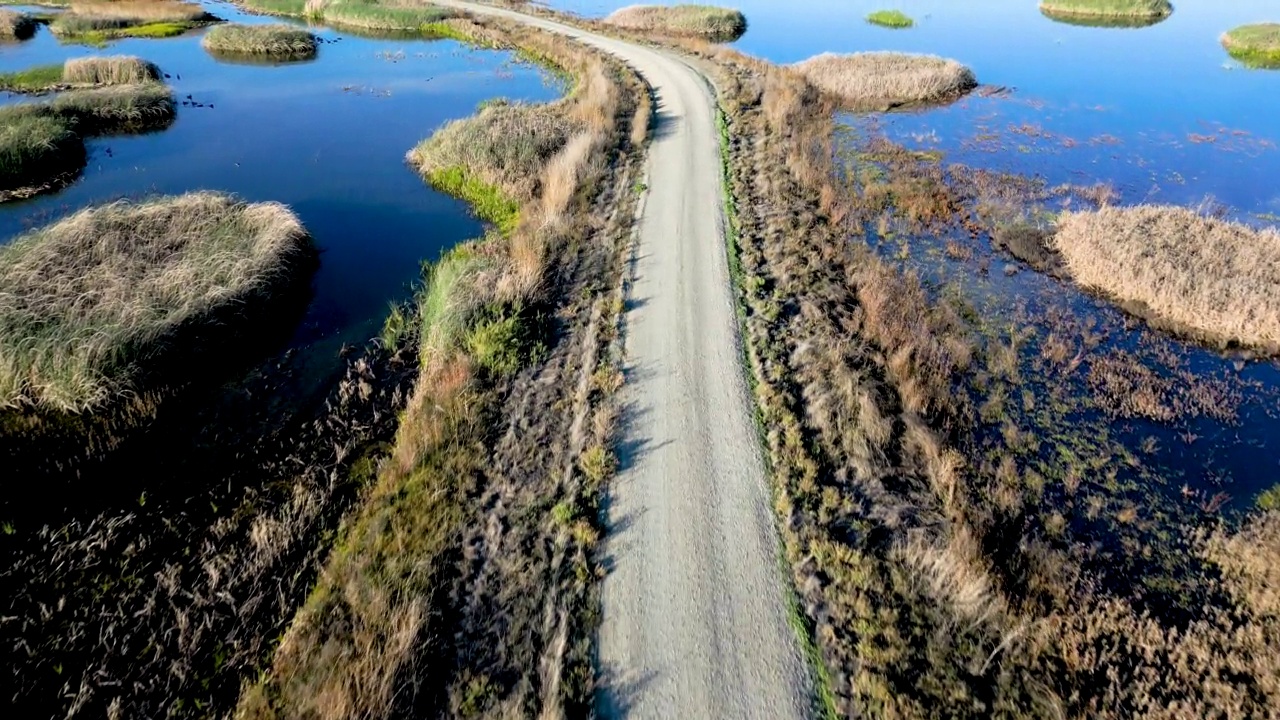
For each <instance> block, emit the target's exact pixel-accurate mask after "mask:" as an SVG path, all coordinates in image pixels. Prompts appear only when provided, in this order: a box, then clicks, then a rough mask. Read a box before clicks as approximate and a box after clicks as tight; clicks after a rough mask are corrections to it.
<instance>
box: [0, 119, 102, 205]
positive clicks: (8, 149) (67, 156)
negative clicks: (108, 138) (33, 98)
mask: <svg viewBox="0 0 1280 720" xmlns="http://www.w3.org/2000/svg"><path fill="white" fill-rule="evenodd" d="M84 160H85V150H84V143H83V142H82V141H81V139H80V136H79V135H77V134H76V133H75V132H74V131H73V130H72V128H71V124H70V123H69V122H68V121H67V120H66V119H65V118H62V117H59V116H57V115H55V114H52V113H48V112H45V111H44V110H42V109H38V108H35V107H34V106H30V105H10V106H8V107H4V108H0V202H2V201H5V200H9V199H16V198H23V197H30V196H32V195H35V194H36V193H38V192H40V191H41V190H43V189H45V188H46V187H48V186H50V185H52V184H58V183H59V181H60V180H62V179H65V178H66V177H68V176H74V175H75V174H77V173H78V172H79V171H80V170H81V168H83V167H84Z"/></svg>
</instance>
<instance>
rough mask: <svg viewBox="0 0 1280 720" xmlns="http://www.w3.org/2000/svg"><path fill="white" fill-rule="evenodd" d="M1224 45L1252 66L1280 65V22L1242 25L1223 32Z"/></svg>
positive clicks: (1267, 66)
mask: <svg viewBox="0 0 1280 720" xmlns="http://www.w3.org/2000/svg"><path fill="white" fill-rule="evenodd" d="M1222 47H1224V48H1226V50H1227V53H1229V54H1230V55H1231V57H1233V58H1235V59H1237V60H1239V61H1240V62H1242V63H1244V64H1245V65H1248V66H1250V67H1258V68H1277V67H1280V23H1258V24H1256V25H1242V26H1240V27H1238V28H1235V29H1234V30H1231V31H1229V32H1226V33H1223V35H1222Z"/></svg>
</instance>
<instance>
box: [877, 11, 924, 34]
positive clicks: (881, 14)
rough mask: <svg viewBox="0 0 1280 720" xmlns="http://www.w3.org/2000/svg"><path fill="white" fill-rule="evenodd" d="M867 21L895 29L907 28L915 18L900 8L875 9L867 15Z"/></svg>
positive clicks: (914, 22)
mask: <svg viewBox="0 0 1280 720" xmlns="http://www.w3.org/2000/svg"><path fill="white" fill-rule="evenodd" d="M867 22H869V23H871V24H872V25H879V26H880V27H887V28H893V29H895V30H901V29H904V28H909V27H911V26H913V25H915V24H916V21H915V20H912V19H911V17H910V16H908V15H907V14H906V13H904V12H902V11H901V10H877V11H875V12H873V13H871V14H870V15H868V16H867Z"/></svg>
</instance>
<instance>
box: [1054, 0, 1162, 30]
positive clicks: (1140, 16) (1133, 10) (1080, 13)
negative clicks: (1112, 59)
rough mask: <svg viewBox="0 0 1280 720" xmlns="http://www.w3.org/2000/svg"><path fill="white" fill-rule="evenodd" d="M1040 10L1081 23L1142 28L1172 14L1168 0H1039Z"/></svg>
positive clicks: (1055, 17)
mask: <svg viewBox="0 0 1280 720" xmlns="http://www.w3.org/2000/svg"><path fill="white" fill-rule="evenodd" d="M1040 12H1042V13H1044V14H1045V15H1046V16H1047V17H1049V18H1052V19H1054V20H1062V21H1064V22H1070V23H1077V24H1082V25H1098V26H1116V27H1141V26H1143V25H1151V24H1154V23H1157V22H1160V21H1161V20H1164V19H1165V18H1167V17H1169V15H1171V14H1172V13H1173V5H1172V4H1170V2H1169V0H1041V2H1040Z"/></svg>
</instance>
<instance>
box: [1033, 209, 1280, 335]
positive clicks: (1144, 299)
mask: <svg viewBox="0 0 1280 720" xmlns="http://www.w3.org/2000/svg"><path fill="white" fill-rule="evenodd" d="M1053 244H1054V245H1055V247H1056V249H1057V251H1058V252H1059V253H1061V255H1062V257H1063V261H1064V263H1065V267H1066V269H1067V271H1068V272H1069V273H1070V274H1071V276H1072V277H1073V278H1075V280H1076V281H1077V282H1078V283H1080V284H1081V285H1083V286H1085V287H1087V288H1090V289H1093V290H1097V291H1100V292H1103V293H1105V294H1107V295H1109V296H1112V297H1114V298H1116V299H1117V300H1119V301H1120V302H1121V304H1123V305H1126V306H1127V307H1128V309H1130V310H1131V311H1133V312H1135V313H1137V314H1141V315H1145V316H1147V317H1149V318H1150V319H1153V320H1155V321H1157V323H1158V324H1163V325H1166V326H1169V327H1170V328H1171V329H1174V330H1178V331H1181V332H1183V333H1184V334H1187V335H1191V336H1194V337H1198V338H1201V339H1205V340H1209V341H1212V342H1218V343H1222V344H1241V345H1246V346H1257V347H1267V348H1280V231H1277V230H1274V229H1266V230H1255V229H1253V228H1251V227H1249V226H1247V225H1242V224H1240V223H1234V222H1228V221H1224V220H1218V219H1216V218H1210V217H1205V216H1203V215H1200V214H1199V213H1196V212H1194V211H1192V210H1188V209H1186V208H1180V207H1173V206H1139V207H1131V208H1116V207H1105V208H1102V209H1101V210H1097V211H1093V212H1066V213H1063V214H1062V216H1061V217H1060V218H1059V220H1058V226H1057V230H1056V232H1055V234H1054V238H1053Z"/></svg>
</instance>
